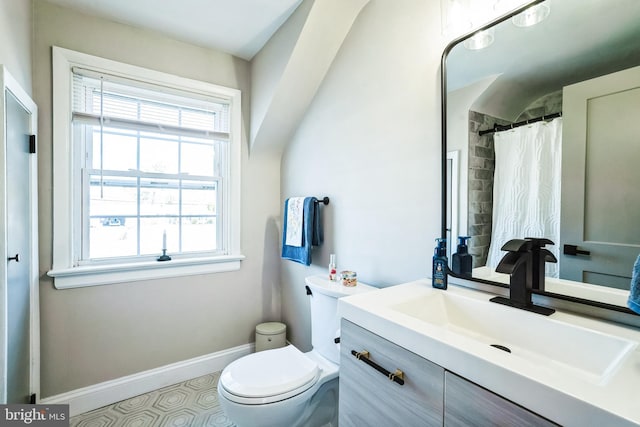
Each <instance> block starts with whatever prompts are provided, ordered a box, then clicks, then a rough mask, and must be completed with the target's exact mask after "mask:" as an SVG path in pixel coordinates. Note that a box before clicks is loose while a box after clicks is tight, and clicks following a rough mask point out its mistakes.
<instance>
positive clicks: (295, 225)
mask: <svg viewBox="0 0 640 427" xmlns="http://www.w3.org/2000/svg"><path fill="white" fill-rule="evenodd" d="M303 208H304V197H291V198H289V202H288V203H287V236H286V240H285V244H286V245H288V246H296V247H301V246H302V226H303V222H304V211H303Z"/></svg>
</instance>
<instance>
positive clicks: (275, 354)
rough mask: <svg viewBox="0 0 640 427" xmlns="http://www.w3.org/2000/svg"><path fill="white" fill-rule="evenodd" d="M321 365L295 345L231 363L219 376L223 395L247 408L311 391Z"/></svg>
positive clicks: (254, 354) (249, 356) (245, 357)
mask: <svg viewBox="0 0 640 427" xmlns="http://www.w3.org/2000/svg"><path fill="white" fill-rule="evenodd" d="M320 372H321V370H320V368H319V366H318V364H317V363H316V362H315V361H313V360H311V359H310V358H308V357H307V356H305V354H304V353H302V352H301V351H300V350H298V349H297V348H296V347H294V346H292V345H288V346H286V347H282V348H277V349H273V350H266V351H261V352H258V353H253V354H250V355H248V356H244V357H241V358H240V359H238V360H236V361H234V362H232V363H230V364H229V365H228V366H227V367H226V368H225V369H224V370H223V372H222V375H221V376H220V380H219V385H220V386H221V392H222V393H223V394H224V395H225V397H227V398H228V399H229V400H231V401H234V402H237V403H243V404H247V405H262V404H265V403H273V402H278V401H281V400H284V399H288V398H290V397H293V396H295V395H297V394H300V393H302V392H304V391H306V390H307V389H309V388H311V387H312V386H313V385H314V384H315V383H316V382H317V381H318V378H319V377H320Z"/></svg>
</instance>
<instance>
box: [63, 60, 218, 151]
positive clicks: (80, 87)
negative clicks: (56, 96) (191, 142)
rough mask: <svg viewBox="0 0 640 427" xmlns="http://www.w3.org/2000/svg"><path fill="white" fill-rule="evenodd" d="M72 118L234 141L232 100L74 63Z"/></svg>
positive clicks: (112, 125) (128, 127)
mask: <svg viewBox="0 0 640 427" xmlns="http://www.w3.org/2000/svg"><path fill="white" fill-rule="evenodd" d="M72 72H73V85H72V90H73V94H72V95H73V101H72V120H73V122H74V123H84V124H90V125H98V126H109V127H113V128H121V129H132V130H138V131H146V132H161V133H169V134H176V135H181V136H188V137H195V138H205V139H215V140H217V141H224V142H228V141H229V102H228V101H225V100H220V99H215V98H212V97H208V96H205V95H202V94H198V93H194V92H183V91H180V90H177V89H174V88H168V87H165V86H160V85H154V84H149V83H146V82H139V81H136V80H131V79H127V78H123V77H119V76H114V75H109V74H103V73H98V72H95V71H91V70H86V69H82V68H78V67H74V68H73V70H72Z"/></svg>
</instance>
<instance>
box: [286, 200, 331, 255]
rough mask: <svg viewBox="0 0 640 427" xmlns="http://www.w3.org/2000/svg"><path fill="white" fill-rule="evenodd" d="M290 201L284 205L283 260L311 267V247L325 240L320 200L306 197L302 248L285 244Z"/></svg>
mask: <svg viewBox="0 0 640 427" xmlns="http://www.w3.org/2000/svg"><path fill="white" fill-rule="evenodd" d="M288 203H289V199H287V200H286V201H285V203H284V226H283V227H282V229H283V230H282V258H284V259H288V260H291V261H295V262H298V263H300V264H304V265H311V247H312V246H319V245H320V244H321V243H322V240H323V238H324V236H323V231H322V224H321V222H320V208H319V206H318V199H316V198H315V197H305V199H304V207H303V214H302V246H300V247H297V246H289V245H287V244H285V242H286V238H287V210H288V209H287V208H288Z"/></svg>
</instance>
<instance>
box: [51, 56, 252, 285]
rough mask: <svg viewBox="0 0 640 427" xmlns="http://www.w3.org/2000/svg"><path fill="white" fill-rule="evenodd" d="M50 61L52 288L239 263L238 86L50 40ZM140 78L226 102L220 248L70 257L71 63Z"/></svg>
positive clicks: (73, 169) (74, 241)
mask: <svg viewBox="0 0 640 427" xmlns="http://www.w3.org/2000/svg"><path fill="white" fill-rule="evenodd" d="M52 65H53V253H52V257H53V266H52V269H51V270H50V271H49V272H48V273H47V274H48V275H49V276H50V277H53V278H54V286H55V287H56V288H57V289H65V288H73V287H83V286H94V285H104V284H111V283H121V282H132V281H137V280H148V279H157V278H164V277H177V276H184V275H192V274H205V273H218V272H226V271H234V270H238V269H240V261H241V260H242V259H244V255H242V252H241V248H240V218H241V215H240V189H241V185H240V167H241V92H240V90H238V89H233V88H227V87H223V86H219V85H214V84H211V83H206V82H201V81H197V80H192V79H188V78H184V77H178V76H174V75H171V74H167V73H164V72H160V71H155V70H151V69H147V68H142V67H138V66H135V65H129V64H124V63H121V62H117V61H113V60H109V59H105V58H100V57H97V56H93V55H88V54H84V53H80V52H75V51H72V50H68V49H64V48H60V47H57V46H54V47H53V48H52ZM73 67H83V68H87V69H91V70H95V71H97V72H101V73H106V74H112V75H116V76H122V77H125V78H128V79H134V80H139V81H146V82H150V83H153V84H157V85H161V86H166V87H169V88H174V89H178V90H182V91H187V92H193V93H196V94H204V95H207V96H212V97H215V98H218V99H224V100H226V101H228V102H229V105H230V129H229V143H228V147H227V149H226V150H225V151H226V155H227V162H226V163H227V167H228V171H226V176H227V177H228V178H227V179H226V180H225V182H224V184H223V188H222V191H223V203H222V205H223V206H222V210H221V215H222V217H223V218H224V219H223V221H224V224H223V227H222V228H223V244H224V247H225V248H226V250H225V251H224V253H223V254H222V255H215V256H188V255H187V256H180V257H176V258H175V259H172V260H171V261H166V262H158V261H148V260H144V261H128V262H122V261H116V262H113V263H110V262H101V263H95V264H88V265H86V264H76V263H74V247H75V245H78V244H79V242H80V241H81V239H82V230H81V229H80V225H81V223H80V222H78V215H79V212H80V210H81V205H80V203H81V194H78V190H77V188H78V186H77V185H74V180H75V179H81V175H82V174H81V172H80V171H79V170H78V165H77V162H76V160H74V158H75V157H77V156H75V155H74V152H73V146H72V133H73V124H72V122H71V102H72V69H73Z"/></svg>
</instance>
